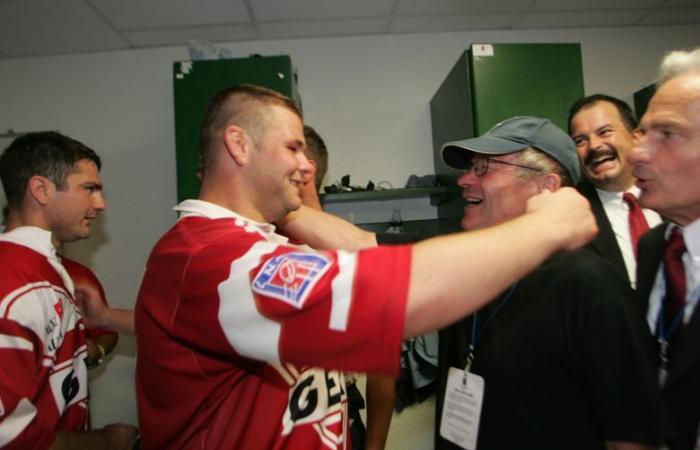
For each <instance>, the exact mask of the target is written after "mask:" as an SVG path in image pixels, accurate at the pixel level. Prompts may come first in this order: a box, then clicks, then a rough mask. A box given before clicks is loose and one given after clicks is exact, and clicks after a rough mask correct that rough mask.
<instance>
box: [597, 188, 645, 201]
mask: <svg viewBox="0 0 700 450" xmlns="http://www.w3.org/2000/svg"><path fill="white" fill-rule="evenodd" d="M595 190H596V191H597V192H598V197H600V201H601V202H602V203H607V202H617V203H619V204H621V205H622V204H623V203H624V200H622V194H624V192H613V191H604V190H603V189H598V188H595ZM625 192H629V193H631V194H632V195H634V197H635V198H637V199H638V198H639V194H640V193H641V190H640V189H639V188H638V187H637V186H635V185H632V187H631V188H629V189H627V190H626V191H625Z"/></svg>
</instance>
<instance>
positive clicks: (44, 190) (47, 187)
mask: <svg viewBox="0 0 700 450" xmlns="http://www.w3.org/2000/svg"><path fill="white" fill-rule="evenodd" d="M55 191H56V186H55V185H54V184H53V183H52V182H51V181H50V180H49V179H48V178H46V177H42V176H41V175H34V176H32V177H31V178H29V181H27V194H28V195H29V196H31V198H32V199H33V200H34V201H35V202H37V203H38V204H39V205H41V206H44V205H46V204H47V203H48V202H49V200H50V199H51V196H52V195H53V193H54V192H55Z"/></svg>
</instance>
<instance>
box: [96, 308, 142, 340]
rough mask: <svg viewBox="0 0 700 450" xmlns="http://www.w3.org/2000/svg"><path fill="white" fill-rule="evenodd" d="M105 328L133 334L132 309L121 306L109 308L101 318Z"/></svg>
mask: <svg viewBox="0 0 700 450" xmlns="http://www.w3.org/2000/svg"><path fill="white" fill-rule="evenodd" d="M103 320H104V323H105V325H104V326H105V328H109V329H111V330H114V331H117V332H119V333H126V334H130V335H134V334H135V331H134V310H133V309H122V308H109V309H108V310H107V312H106V314H105V317H104V318H103Z"/></svg>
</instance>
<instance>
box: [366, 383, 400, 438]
mask: <svg viewBox="0 0 700 450" xmlns="http://www.w3.org/2000/svg"><path fill="white" fill-rule="evenodd" d="M395 386H396V380H394V378H392V377H388V376H380V375H367V391H366V394H365V396H366V397H367V442H366V447H365V450H383V449H384V447H385V445H386V438H387V436H388V435H389V426H390V425H391V417H392V415H393V413H394V400H395V397H396V391H395Z"/></svg>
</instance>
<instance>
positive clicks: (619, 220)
mask: <svg viewBox="0 0 700 450" xmlns="http://www.w3.org/2000/svg"><path fill="white" fill-rule="evenodd" d="M596 191H597V192H598V197H599V198H600V202H601V203H602V204H603V209H605V215H606V216H608V220H609V221H610V224H611V225H612V228H613V232H614V233H615V239H616V240H617V246H618V247H619V248H620V252H622V258H623V259H624V260H625V268H626V269H627V275H629V279H630V283H631V285H632V288H634V287H635V286H636V284H637V259H636V258H635V256H634V249H633V248H632V239H631V238H630V227H629V211H630V208H629V205H628V204H627V202H626V201H624V200H623V199H622V194H623V192H609V191H603V190H601V189H597V188H596ZM627 192H629V193H631V194H633V195H634V196H635V197H636V198H639V188H638V187H636V186H632V188H630V189H629V190H628V191H627ZM642 212H643V213H644V217H645V218H646V219H647V223H648V224H649V228H654V227H655V226H657V225H658V224H660V223H661V217H660V216H659V215H658V214H657V213H655V212H654V211H652V210H650V209H646V208H642Z"/></svg>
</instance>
